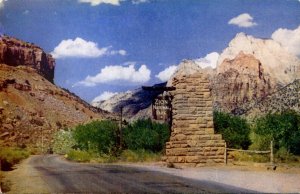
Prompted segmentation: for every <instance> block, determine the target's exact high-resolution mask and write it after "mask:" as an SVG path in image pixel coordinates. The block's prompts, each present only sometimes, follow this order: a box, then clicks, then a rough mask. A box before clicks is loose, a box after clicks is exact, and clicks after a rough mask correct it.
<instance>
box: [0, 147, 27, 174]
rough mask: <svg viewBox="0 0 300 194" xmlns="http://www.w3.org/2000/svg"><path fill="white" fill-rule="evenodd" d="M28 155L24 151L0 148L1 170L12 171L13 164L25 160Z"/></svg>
mask: <svg viewBox="0 0 300 194" xmlns="http://www.w3.org/2000/svg"><path fill="white" fill-rule="evenodd" d="M28 156H29V153H28V152H27V151H26V150H23V149H20V148H14V147H0V161H1V169H2V170H12V166H13V165H14V164H17V163H19V162H20V161H21V160H23V159H25V158H27V157H28Z"/></svg>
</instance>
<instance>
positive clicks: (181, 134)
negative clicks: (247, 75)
mask: <svg viewBox="0 0 300 194" xmlns="http://www.w3.org/2000/svg"><path fill="white" fill-rule="evenodd" d="M173 86H175V87H176V90H175V91H173V92H172V95H173V97H174V98H173V101H172V106H173V112H172V116H173V123H172V132H171V137H170V140H169V142H167V143H166V158H165V161H167V162H171V163H174V164H177V165H186V166H202V165H206V164H211V163H223V162H224V151H225V147H224V146H225V141H224V140H222V136H221V135H220V134H215V133H214V128H213V127H214V124H213V107H212V98H211V93H210V89H209V81H208V79H207V78H206V77H204V75H203V74H202V73H196V74H193V75H190V76H188V77H186V76H183V77H180V78H174V79H173Z"/></svg>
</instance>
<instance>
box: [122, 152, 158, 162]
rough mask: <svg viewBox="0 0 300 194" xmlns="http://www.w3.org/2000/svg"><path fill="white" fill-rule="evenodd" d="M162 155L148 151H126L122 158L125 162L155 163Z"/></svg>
mask: <svg viewBox="0 0 300 194" xmlns="http://www.w3.org/2000/svg"><path fill="white" fill-rule="evenodd" d="M160 158H161V155H160V154H158V153H153V152H150V151H146V150H124V151H123V152H122V154H121V156H120V160H121V161H123V162H155V161H159V160H160Z"/></svg>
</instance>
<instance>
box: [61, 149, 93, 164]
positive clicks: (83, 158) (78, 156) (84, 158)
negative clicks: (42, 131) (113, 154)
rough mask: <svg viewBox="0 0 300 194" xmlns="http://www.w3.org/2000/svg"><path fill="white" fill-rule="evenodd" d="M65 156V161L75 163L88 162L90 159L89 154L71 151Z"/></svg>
mask: <svg viewBox="0 0 300 194" xmlns="http://www.w3.org/2000/svg"><path fill="white" fill-rule="evenodd" d="M66 156H67V157H66V158H67V159H69V160H73V161H77V162H89V161H90V160H91V159H92V155H91V154H90V153H88V152H86V151H81V150H71V151H70V152H69V153H68V154H67V155H66Z"/></svg>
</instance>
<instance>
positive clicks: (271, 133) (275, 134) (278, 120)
mask: <svg viewBox="0 0 300 194" xmlns="http://www.w3.org/2000/svg"><path fill="white" fill-rule="evenodd" d="M253 132H254V133H255V136H256V138H253V144H254V145H255V146H256V147H257V148H259V149H266V148H267V147H268V148H269V146H267V145H270V141H271V140H274V148H275V150H280V149H282V150H284V149H285V150H286V151H287V152H290V153H292V154H300V115H299V114H298V113H296V112H295V111H285V112H282V113H274V114H267V115H266V116H264V117H261V118H258V119H257V120H256V121H255V125H254V128H253Z"/></svg>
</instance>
